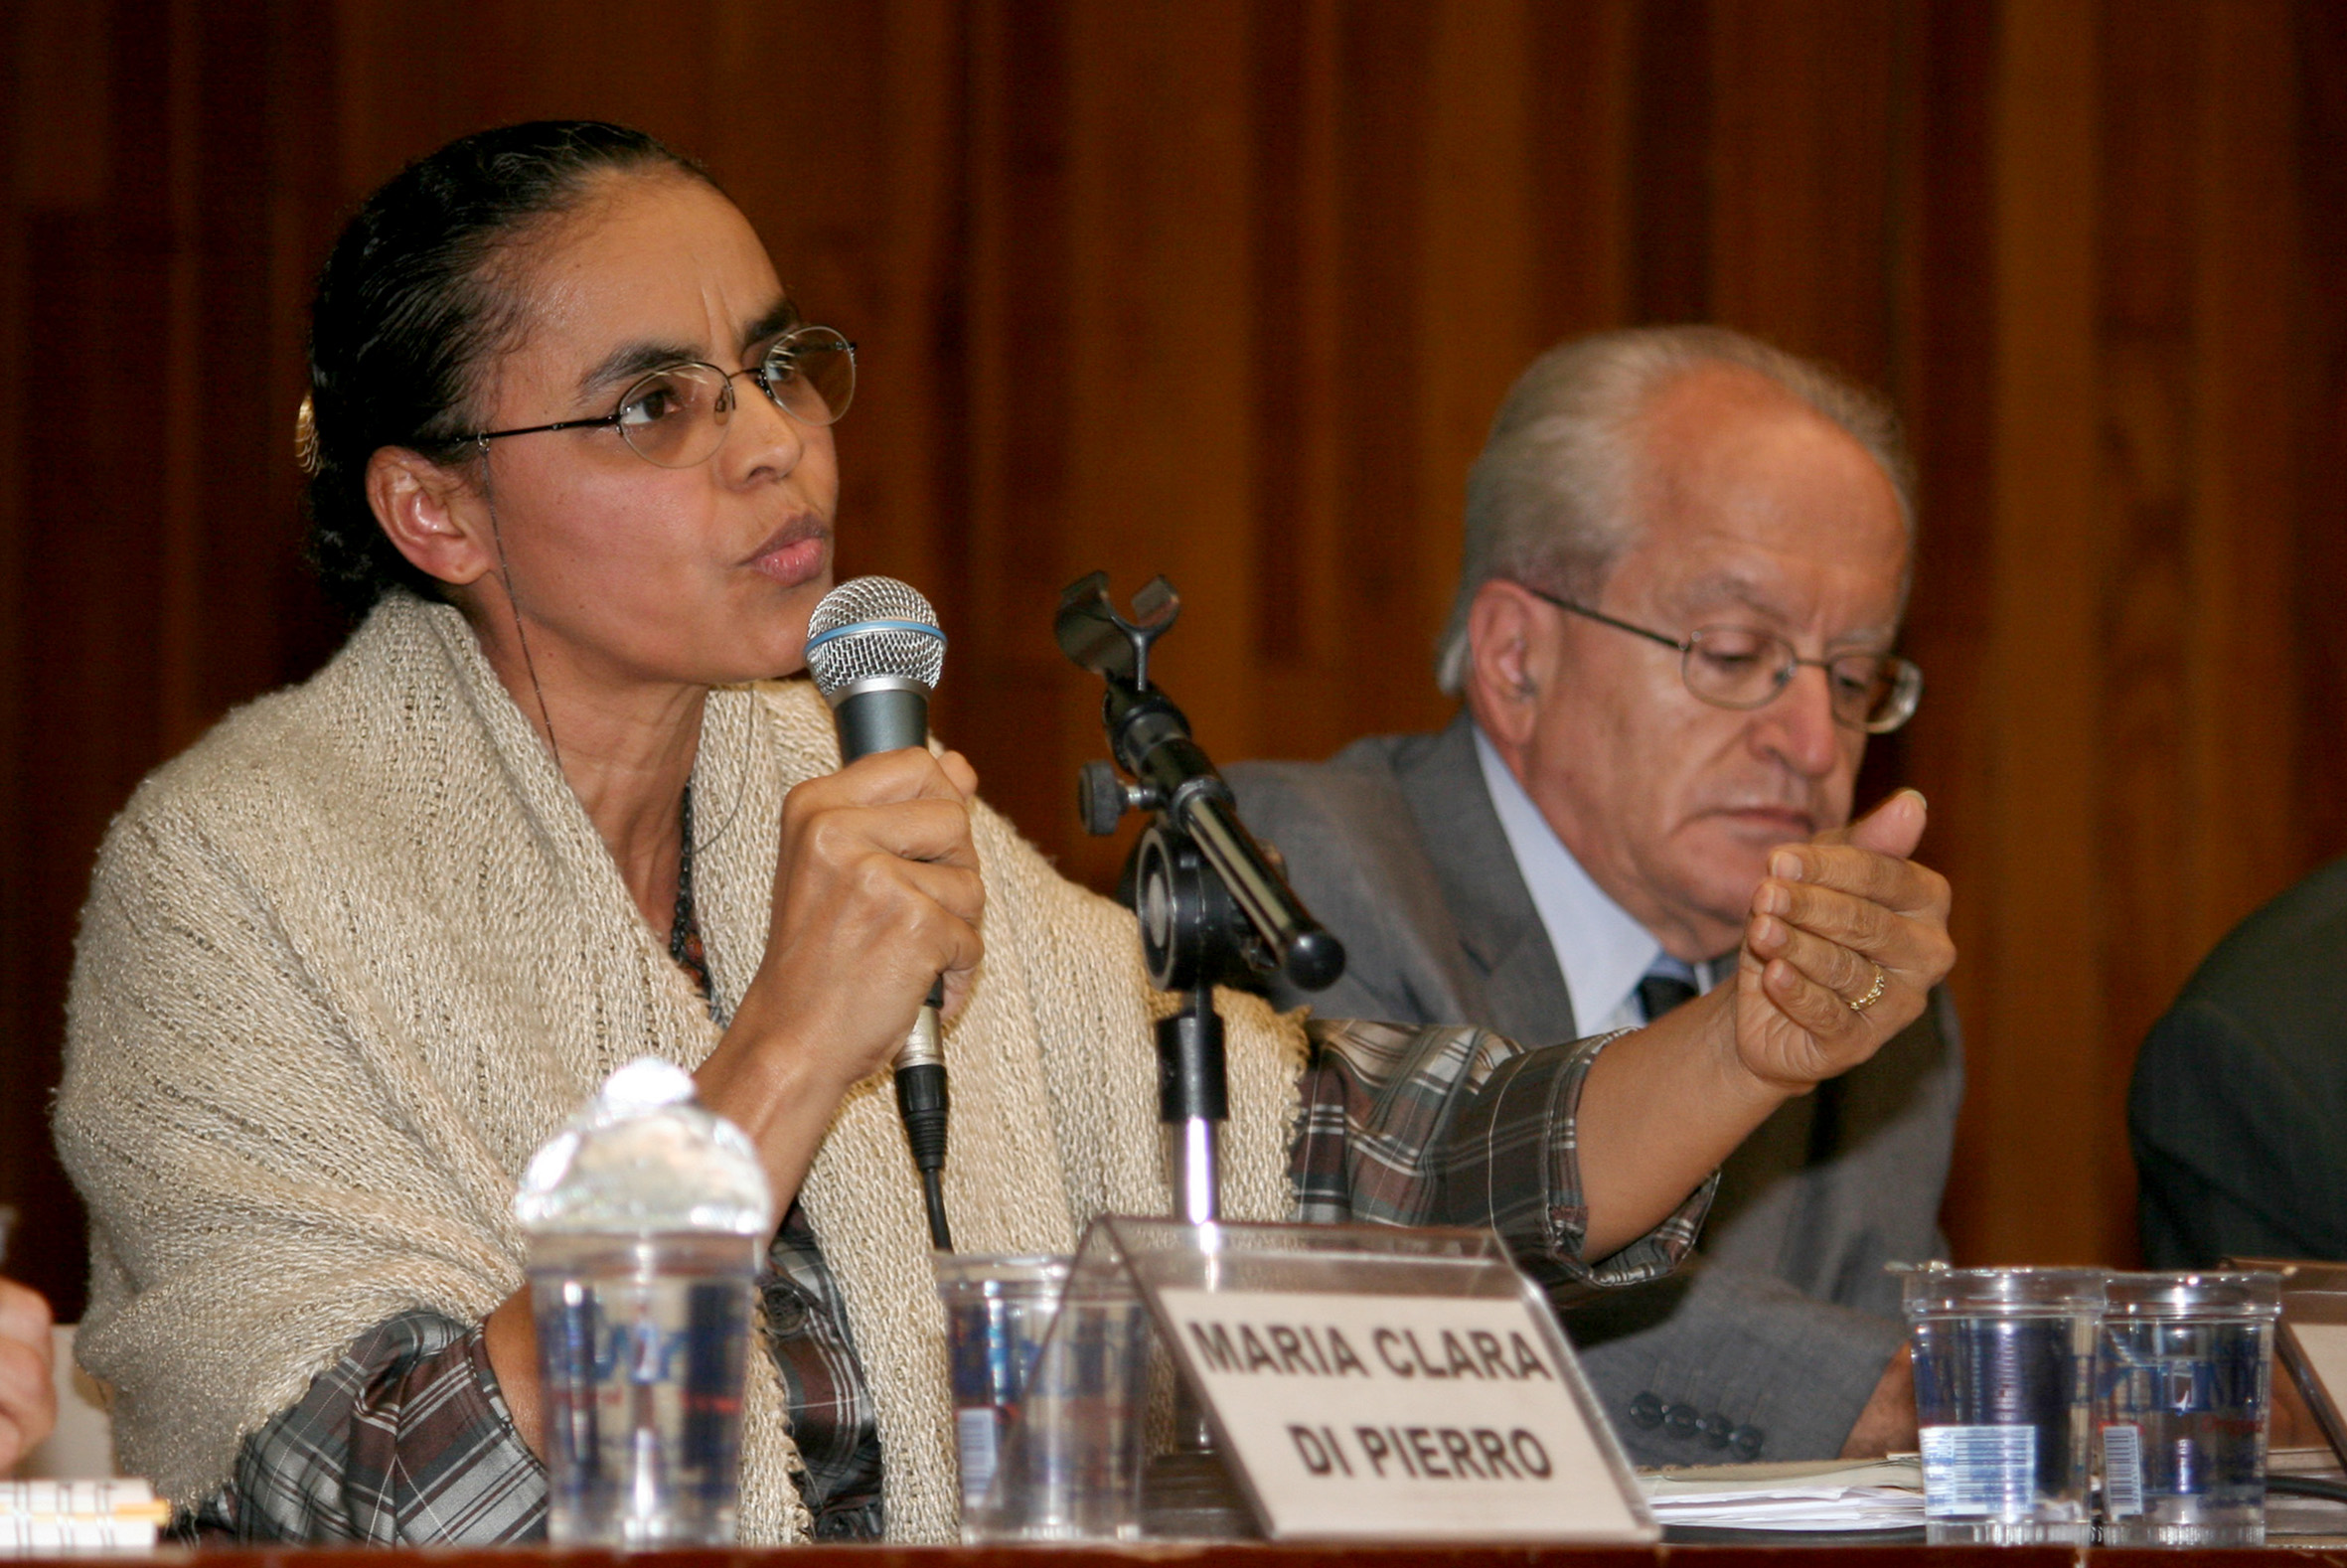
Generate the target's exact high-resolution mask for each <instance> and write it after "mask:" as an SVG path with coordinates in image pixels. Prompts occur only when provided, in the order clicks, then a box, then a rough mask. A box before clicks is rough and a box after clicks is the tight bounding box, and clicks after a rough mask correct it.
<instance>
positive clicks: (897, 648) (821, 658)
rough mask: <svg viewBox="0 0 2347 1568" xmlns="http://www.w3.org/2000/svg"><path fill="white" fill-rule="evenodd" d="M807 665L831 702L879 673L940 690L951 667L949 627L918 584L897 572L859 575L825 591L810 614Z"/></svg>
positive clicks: (816, 687)
mask: <svg viewBox="0 0 2347 1568" xmlns="http://www.w3.org/2000/svg"><path fill="white" fill-rule="evenodd" d="M807 670H808V673H809V674H811V675H813V676H814V677H815V689H816V690H817V691H818V692H821V693H822V694H823V696H824V700H825V701H826V702H833V701H836V700H837V694H839V693H841V692H844V691H846V690H847V689H848V688H849V687H851V686H854V685H855V684H856V683H857V682H859V681H863V680H868V679H870V678H871V677H873V676H875V675H892V676H898V677H902V678H903V679H906V680H910V681H918V682H919V683H920V684H921V685H923V686H925V687H927V688H928V689H929V690H930V691H932V692H934V691H936V690H937V678H938V676H939V675H941V674H943V673H944V670H945V633H944V632H942V631H940V630H939V629H938V626H937V611H936V610H935V609H933V608H932V607H931V606H930V604H929V601H928V600H927V599H926V598H924V597H922V595H921V591H920V590H919V589H918V588H915V587H913V586H911V585H910V584H908V583H902V582H898V581H897V580H896V579H895V578H894V577H857V578H854V579H853V580H851V581H848V582H843V583H841V584H840V585H839V586H838V587H836V588H834V589H832V591H831V592H829V593H827V594H825V595H824V596H823V601H822V602H821V603H820V604H818V605H816V606H815V613H814V614H813V615H812V616H810V617H808V620H807Z"/></svg>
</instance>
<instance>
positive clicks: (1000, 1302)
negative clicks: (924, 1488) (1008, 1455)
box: [931, 1252, 1074, 1541]
mask: <svg viewBox="0 0 2347 1568" xmlns="http://www.w3.org/2000/svg"><path fill="white" fill-rule="evenodd" d="M931 1261H932V1263H933V1264H934V1266H935V1268H936V1270H937V1294H938V1295H939V1296H940V1297H942V1298H943V1299H944V1302H945V1340H946V1351H947V1355H948V1357H949V1359H950V1364H951V1371H952V1379H953V1399H954V1437H955V1443H956V1448H957V1449H958V1451H959V1457H960V1459H961V1462H962V1518H963V1520H964V1529H963V1538H964V1540H966V1541H967V1540H972V1539H975V1537H974V1536H973V1534H972V1533H971V1532H972V1529H973V1528H974V1525H975V1521H976V1520H977V1518H978V1516H979V1515H980V1514H981V1513H983V1511H984V1508H985V1503H986V1496H987V1491H988V1490H989V1489H990V1488H991V1487H992V1486H993V1485H994V1479H995V1471H996V1469H997V1467H998V1466H999V1465H1000V1463H1001V1460H1002V1452H1003V1440H1004V1439H1005V1438H1006V1437H1007V1436H1008V1435H1009V1434H1010V1430H1011V1424H1012V1423H1013V1422H1014V1421H1015V1420H1017V1416H1018V1410H1019V1404H1020V1402H1021V1401H1022V1400H1023V1399H1024V1397H1025V1394H1026V1384H1027V1378H1028V1376H1029V1375H1030V1374H1031V1373H1032V1372H1033V1371H1034V1366H1035V1357H1036V1354H1037V1353H1038V1352H1039V1351H1040V1350H1041V1349H1042V1347H1043V1338H1044V1335H1045V1334H1047V1333H1049V1332H1050V1329H1051V1319H1052V1316H1053V1315H1054V1314H1056V1313H1057V1312H1058V1311H1059V1295H1060V1292H1061V1291H1062V1290H1064V1289H1065V1288H1066V1286H1067V1274H1068V1269H1069V1268H1070V1267H1071V1266H1072V1265H1073V1262H1074V1260H1073V1259H1070V1258H1064V1257H1048V1256H1041V1255H1035V1256H1026V1257H1003V1256H993V1255H986V1254H979V1253H943V1252H941V1253H937V1254H935V1255H934V1256H933V1257H932V1260H931Z"/></svg>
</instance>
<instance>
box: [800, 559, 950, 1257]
mask: <svg viewBox="0 0 2347 1568" xmlns="http://www.w3.org/2000/svg"><path fill="white" fill-rule="evenodd" d="M944 669H945V633H944V632H943V631H941V630H939V629H938V625H937V611H936V610H935V609H934V608H932V607H931V606H930V603H929V601H928V600H927V599H926V598H924V597H923V596H922V595H921V593H920V590H918V589H916V588H913V587H911V586H909V585H907V584H905V583H902V582H898V581H897V580H896V579H895V578H894V577H857V578H853V579H851V580H850V581H847V582H843V583H841V584H840V585H839V586H838V587H836V588H834V589H832V591H831V592H829V593H827V594H825V595H824V596H823V600H822V602H821V603H819V604H817V605H816V606H815V613H814V615H813V616H811V617H810V618H809V619H808V622H807V670H808V673H809V674H811V675H812V676H814V678H815V689H816V690H817V691H818V692H821V693H822V694H823V699H824V701H825V702H827V703H829V704H831V706H832V715H833V718H834V720H835V721H836V722H837V723H838V724H839V726H840V760H841V762H842V763H849V762H854V761H856V760H857V759H858V758H860V757H866V756H869V755H871V754H872V753H873V752H875V751H899V750H902V749H904V748H905V747H907V746H923V745H927V744H928V741H929V696H930V694H931V693H933V692H935V691H936V690H937V678H938V676H939V675H940V674H942V673H943V672H944ZM944 1005H945V984H944V981H943V980H942V979H941V980H940V981H939V982H938V983H937V984H936V985H934V986H931V987H930V988H929V1000H928V1001H927V1002H925V1003H923V1004H922V1005H921V1011H920V1014H919V1015H918V1016H917V1017H916V1018H915V1019H914V1020H913V1028H912V1033H911V1034H910V1035H908V1036H907V1037H906V1039H905V1042H904V1045H903V1047H902V1048H901V1049H899V1050H898V1051H897V1053H896V1108H897V1110H898V1111H899V1112H901V1113H902V1114H903V1116H904V1136H905V1142H906V1143H908V1144H910V1145H911V1146H912V1154H913V1167H914V1169H916V1170H917V1171H919V1172H920V1173H921V1200H922V1202H923V1203H924V1204H925V1205H926V1206H927V1208H928V1211H929V1240H930V1242H931V1244H932V1245H934V1246H935V1247H936V1248H937V1250H938V1251H940V1252H951V1251H953V1249H954V1243H953V1236H952V1233H951V1232H950V1231H949V1230H948V1228H947V1226H946V1222H945V1189H944V1186H943V1183H942V1180H941V1177H940V1173H941V1172H943V1171H944V1170H945V1139H946V1118H947V1100H946V1084H945V1051H944V1047H943V1044H942V1040H941V1036H940V1033H939V1027H938V1021H937V1010H938V1009H939V1008H941V1007H943V1006H944Z"/></svg>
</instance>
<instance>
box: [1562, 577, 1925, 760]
mask: <svg viewBox="0 0 2347 1568" xmlns="http://www.w3.org/2000/svg"><path fill="white" fill-rule="evenodd" d="M1516 586H1518V587H1520V588H1522V589H1523V590H1524V591H1525V592H1526V593H1529V594H1531V595H1532V596H1533V597H1534V598H1537V599H1543V600H1545V601H1547V602H1548V603H1550V604H1553V605H1555V606H1556V607H1557V608H1558V609H1560V610H1570V611H1571V612H1572V613H1573V614H1575V615H1580V616H1584V617H1586V618H1588V619H1590V620H1593V621H1596V622H1597V623H1598V624H1599V625H1601V626H1611V627H1613V628H1614V629H1615V630H1616V631H1623V632H1628V633H1630V634H1631V635H1632V636H1634V637H1643V638H1644V639H1646V641H1648V642H1652V643H1660V644H1661V645H1662V646H1663V647H1665V648H1672V649H1676V650H1677V651H1678V656H1679V679H1680V680H1682V681H1684V682H1685V683H1686V687H1687V691H1688V692H1689V693H1691V694H1693V695H1694V696H1695V697H1697V698H1699V699H1700V700H1702V701H1703V702H1706V703H1709V704H1710V705H1711V706H1714V707H1733V708H1747V709H1748V708H1755V707H1766V706H1768V705H1769V704H1771V703H1773V702H1775V701H1776V700H1777V696H1778V694H1779V693H1781V692H1783V691H1784V690H1785V689H1786V688H1787V687H1788V686H1790V685H1792V684H1793V678H1794V676H1795V675H1796V674H1797V673H1798V672H1799V670H1800V668H1801V666H1803V665H1813V666H1815V667H1816V668H1817V669H1820V670H1822V671H1824V672H1825V690H1826V692H1827V694H1828V695H1829V696H1830V697H1831V698H1832V701H1833V716H1834V717H1835V718H1836V719H1837V720H1839V721H1840V722H1842V723H1844V724H1846V725H1848V726H1849V727H1850V728H1852V729H1863V730H1865V731H1866V732H1867V733H1869V734H1875V735H1882V734H1888V733H1889V732H1890V731H1892V730H1894V729H1897V728H1898V727H1899V726H1900V725H1901V724H1904V723H1906V722H1907V721H1908V720H1909V719H1910V718H1913V717H1914V716H1915V709H1916V705H1918V704H1919V703H1921V702H1922V701H1923V695H1924V673H1923V671H1922V670H1921V669H1919V668H1917V667H1916V665H1915V664H1913V663H1912V662H1910V661H1909V660H1906V659H1902V658H1900V657H1899V656H1898V655H1897V654H1868V653H1848V654H1842V655H1840V656H1839V657H1837V658H1832V659H1803V658H1802V657H1800V655H1799V652H1797V651H1796V650H1795V648H1794V646H1793V644H1791V643H1789V642H1787V641H1786V640H1785V639H1784V638H1782V637H1779V636H1778V635H1777V634H1776V633H1774V632H1764V631H1762V630H1760V629H1759V628H1758V627H1753V626H1698V627H1696V628H1695V630H1694V631H1692V632H1691V633H1689V634H1688V635H1687V636H1685V637H1683V638H1679V637H1671V636H1666V635H1665V634H1663V633H1661V632H1657V631H1652V630H1649V629H1648V628H1646V627H1643V626H1634V625H1632V624H1631V623H1630V622H1629V621H1624V620H1617V619H1615V618H1614V617H1613V616H1611V615H1607V614H1605V613H1604V612H1602V611H1599V610H1593V609H1591V608H1590V607H1589V606H1587V605H1586V604H1575V603H1574V602H1573V601H1572V600H1570V599H1560V598H1558V597H1557V596H1556V595H1555V594H1553V593H1548V592H1544V591H1543V590H1541V589H1539V588H1535V587H1533V586H1532V585H1531V584H1530V583H1528V582H1520V583H1518V584H1516Z"/></svg>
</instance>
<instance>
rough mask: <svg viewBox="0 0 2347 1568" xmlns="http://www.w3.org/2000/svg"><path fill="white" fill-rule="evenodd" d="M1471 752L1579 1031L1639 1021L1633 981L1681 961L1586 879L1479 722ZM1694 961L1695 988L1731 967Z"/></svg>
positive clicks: (1640, 1013)
mask: <svg viewBox="0 0 2347 1568" xmlns="http://www.w3.org/2000/svg"><path fill="white" fill-rule="evenodd" d="M1475 754H1476V759H1477V760H1478V761H1479V762H1481V763H1482V764H1483V769H1484V788H1485V790H1486V792H1488V793H1489V795H1490V797H1491V807H1492V809H1493V810H1494V811H1496V812H1498V814H1499V827H1500V830H1501V831H1502V832H1504V833H1505V834H1506V835H1507V848H1508V850H1509V852H1510V853H1511V854H1513V855H1514V856H1515V864H1516V869H1517V870H1518V871H1520V872H1521V873H1522V874H1523V878H1524V886H1525V887H1526V888H1528V889H1530V891H1531V894H1532V906H1533V907H1534V908H1535V909H1537V910H1539V911H1540V923H1541V924H1542V925H1543V926H1545V927H1546V928H1547V930H1548V945H1549V946H1550V947H1551V948H1553V949H1555V951H1556V965H1557V968H1558V969H1559V970H1561V971H1562V972H1563V974H1564V977H1565V990H1566V991H1567V992H1568V993H1570V994H1571V996H1572V998H1573V1021H1574V1023H1575V1025H1576V1026H1577V1028H1578V1030H1579V1032H1580V1033H1581V1034H1583V1035H1585V1036H1586V1035H1591V1034H1603V1033H1605V1032H1606V1031H1608V1030H1609V1029H1634V1028H1637V1027H1639V1026H1640V1025H1641V1024H1643V1023H1644V1022H1645V1021H1646V1016H1645V1011H1644V1009H1643V1008H1642V1007H1640V1006H1639V998H1638V983H1639V982H1640V981H1641V980H1643V979H1644V978H1645V977H1646V975H1647V974H1648V973H1649V972H1651V971H1652V970H1653V969H1654V968H1655V967H1656V965H1657V964H1660V965H1661V966H1662V967H1663V968H1665V969H1667V970H1683V968H1684V967H1685V966H1681V965H1679V964H1678V962H1677V961H1676V960H1674V959H1672V958H1671V957H1670V956H1669V955H1668V954H1666V953H1664V952H1663V951H1662V944H1661V943H1660V942H1659V941H1657V940H1656V939H1655V937H1654V934H1653V933H1652V932H1651V931H1648V930H1647V929H1646V928H1645V927H1644V926H1643V925H1640V924H1639V923H1638V921H1637V919H1636V918H1635V917H1633V916H1632V914H1631V913H1630V911H1629V910H1627V909H1625V908H1623V907H1622V906H1621V905H1620V904H1618V903H1616V902H1614V900H1613V899H1612V898H1609V897H1608V896H1606V892H1605V889H1603V888H1601V887H1600V886H1598V884H1597V883H1596V882H1594V881H1592V880H1590V876H1589V873H1588V872H1587V871H1585V870H1583V869H1582V868H1581V862H1579V861H1576V860H1574V859H1573V852H1572V851H1570V850H1568V849H1566V848H1565V841H1564V840H1562V839H1560V838H1558V837H1557V836H1556V830H1555V829H1554V828H1551V827H1550V826H1549V825H1548V819H1547V818H1546V817H1543V816H1541V815H1540V808H1539V807H1538V806H1536V805H1534V804H1533V803H1532V797H1531V796H1529V795H1527V794H1525V793H1524V787H1523V785H1521V784H1519V783H1517V782H1516V777H1515V775H1514V774H1513V773H1511V772H1509V771H1508V769H1507V764H1506V763H1505V762H1503V761H1501V760H1500V757H1499V753H1498V751H1497V750H1495V749H1494V748H1493V747H1492V745H1491V742H1490V741H1489V740H1488V739H1486V737H1485V735H1484V732H1483V730H1482V729H1480V728H1479V729H1477V730H1476V732H1475ZM1692 967H1693V970H1694V984H1695V986H1696V988H1697V989H1698V990H1702V991H1709V990H1710V989H1711V988H1712V986H1713V985H1715V984H1716V983H1717V981H1718V978H1719V976H1718V973H1717V972H1718V971H1723V970H1725V969H1726V968H1727V967H1728V966H1727V965H1726V964H1725V963H1724V962H1719V963H1710V964H1696V965H1694V966H1692Z"/></svg>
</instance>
